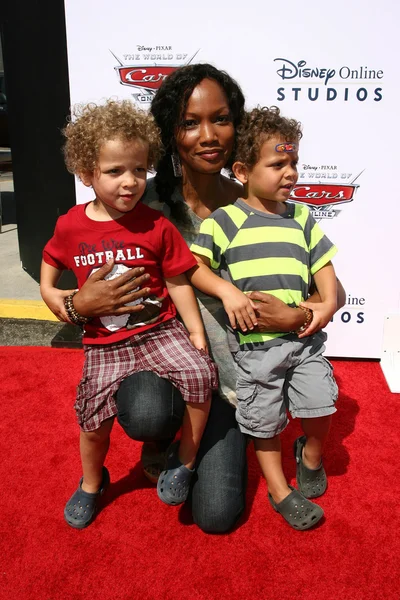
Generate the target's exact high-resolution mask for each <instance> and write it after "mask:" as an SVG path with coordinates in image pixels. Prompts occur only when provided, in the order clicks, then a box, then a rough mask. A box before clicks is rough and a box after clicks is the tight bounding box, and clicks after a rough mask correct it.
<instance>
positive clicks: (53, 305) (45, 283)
mask: <svg viewBox="0 0 400 600" xmlns="http://www.w3.org/2000/svg"><path fill="white" fill-rule="evenodd" d="M61 273H62V271H61V270H60V269H56V268H55V267H52V266H51V265H48V264H47V263H46V262H44V260H42V265H41V268H40V293H41V295H42V298H43V300H44V301H45V303H46V304H47V306H48V307H49V309H50V310H51V312H52V313H53V314H55V316H56V317H57V319H59V320H60V321H66V322H67V323H70V320H69V319H68V315H67V312H66V310H65V306H64V298H66V297H67V296H69V294H71V293H72V292H73V291H74V290H59V289H58V288H57V287H56V285H57V282H58V280H59V279H60V276H61Z"/></svg>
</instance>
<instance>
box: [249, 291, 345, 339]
mask: <svg viewBox="0 0 400 600" xmlns="http://www.w3.org/2000/svg"><path fill="white" fill-rule="evenodd" d="M249 298H250V299H251V300H253V302H254V303H255V305H256V315H257V322H258V327H257V330H258V331H261V332H263V333H264V332H271V331H272V332H277V331H281V332H289V331H297V329H300V327H302V326H303V325H304V323H305V321H306V313H305V312H304V311H303V310H301V309H300V308H291V307H290V306H287V304H285V303H284V302H282V300H279V298H275V296H273V295H272V294H265V293H264V292H251V294H249ZM308 302H312V303H315V304H316V303H318V302H321V296H320V295H319V293H318V290H317V289H314V291H313V292H312V294H311V295H310V297H309V298H308ZM345 304H346V292H345V290H344V288H343V285H342V284H341V282H340V281H339V279H337V310H338V309H339V308H342V307H343V306H344V305H345ZM300 337H304V336H303V335H301V336H300Z"/></svg>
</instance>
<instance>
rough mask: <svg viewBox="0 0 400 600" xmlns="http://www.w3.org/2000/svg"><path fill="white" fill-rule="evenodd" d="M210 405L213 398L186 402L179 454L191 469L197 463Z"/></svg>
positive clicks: (183, 462) (180, 458) (181, 459)
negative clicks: (194, 402) (192, 402)
mask: <svg viewBox="0 0 400 600" xmlns="http://www.w3.org/2000/svg"><path fill="white" fill-rule="evenodd" d="M210 407H211V400H208V401H207V402H203V403H202V404H198V403H196V404H191V403H189V402H188V403H186V410H185V414H184V416H183V423H182V432H181V441H180V444H179V453H178V456H179V460H180V461H181V463H182V464H183V465H185V467H187V468H188V469H191V468H192V467H193V465H194V463H195V460H196V455H197V452H198V449H199V447H200V442H201V438H202V436H203V432H204V429H205V426H206V424H207V419H208V415H209V412H210Z"/></svg>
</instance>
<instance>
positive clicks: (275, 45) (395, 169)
mask: <svg viewBox="0 0 400 600" xmlns="http://www.w3.org/2000/svg"><path fill="white" fill-rule="evenodd" d="M65 5H66V18H67V39H68V61H69V73H70V89H71V102H72V104H75V103H81V102H84V103H86V102H89V101H96V102H99V101H102V100H104V99H105V98H109V97H118V98H131V99H133V100H134V101H135V102H137V103H138V104H140V105H141V106H142V107H148V106H149V102H150V100H151V95H152V93H154V90H155V89H157V87H158V85H159V83H160V80H161V79H162V77H163V76H165V75H168V72H170V68H171V67H176V66H179V65H182V64H187V63H188V62H189V61H190V60H191V61H192V62H210V63H212V64H214V65H215V66H216V67H218V68H221V69H224V70H226V71H227V72H228V73H229V74H230V75H232V76H233V77H234V78H236V79H237V81H238V82H239V84H240V85H241V86H242V88H243V91H244V93H245V95H246V99H247V107H249V108H250V107H252V106H254V105H257V104H261V105H266V106H270V105H277V106H279V107H280V109H281V111H283V113H284V114H285V115H286V116H293V117H295V118H297V119H299V120H300V121H301V122H302V123H303V126H304V138H303V141H302V143H301V147H300V169H299V182H298V185H297V188H296V190H295V192H294V193H295V196H296V198H297V199H298V200H300V201H306V202H307V204H309V205H310V207H311V208H312V209H313V210H314V211H315V216H316V218H317V219H318V220H320V224H321V226H322V227H323V229H324V231H325V232H326V234H327V235H328V237H330V238H331V239H332V241H334V242H335V243H336V245H337V246H338V247H339V253H338V255H337V257H335V259H334V264H335V268H336V271H337V273H338V276H339V277H340V279H341V281H342V282H343V285H344V287H345V289H346V291H347V296H348V298H347V304H346V306H345V307H344V308H343V309H342V310H341V311H339V313H338V314H337V315H335V317H334V321H333V323H331V324H330V325H329V326H328V334H329V340H328V351H327V354H328V355H330V356H342V357H360V358H380V357H381V352H382V334H383V322H384V318H385V316H386V315H388V314H398V313H399V312H400V270H399V267H398V257H399V250H398V248H399V242H398V239H397V235H398V233H397V229H398V223H399V219H400V202H399V199H398V185H397V176H398V174H399V172H400V165H399V161H398V153H399V151H398V146H399V145H400V142H399V140H400V131H399V129H400V128H399V116H398V106H399V104H398V100H399V92H400V87H399V67H398V64H399V61H398V59H396V56H398V48H397V38H398V27H397V24H398V23H399V17H400V8H399V4H398V3H395V2H394V1H393V0H382V1H381V2H379V3H378V4H375V5H373V6H368V5H367V4H366V3H365V2H364V1H361V0H355V1H354V2H352V3H349V2H348V1H344V0H337V1H336V2H335V3H321V2H320V0H318V1H313V0H312V1H309V2H307V1H306V2H304V3H299V2H297V1H296V0H287V1H286V2H285V3H284V4H282V3H281V4H279V3H278V4H276V3H266V2H265V0H264V1H259V0H247V2H246V3H245V4H244V3H242V2H238V1H237V0H231V1H227V0H219V1H218V2H215V0H213V1H210V0H203V1H202V2H201V3H200V4H199V5H198V6H196V5H190V4H189V3H187V2H183V1H170V2H168V3H167V2H165V1H164V2H161V1H160V0H153V2H152V3H151V4H149V10H147V11H146V8H145V6H144V5H138V4H137V3H132V2H129V1H128V0H113V2H112V3H111V4H110V2H109V1H108V0H96V3H95V4H94V3H93V2H91V1H90V0H79V1H78V0H66V2H65ZM94 6H95V8H94ZM190 6H193V8H191V7H190ZM90 198H91V194H90V191H88V190H87V189H86V188H84V187H83V186H82V185H81V184H79V182H78V183H77V202H84V201H86V200H88V199H90Z"/></svg>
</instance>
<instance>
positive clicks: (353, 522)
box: [0, 347, 400, 600]
mask: <svg viewBox="0 0 400 600" xmlns="http://www.w3.org/2000/svg"><path fill="white" fill-rule="evenodd" d="M82 360H83V357H82V352H81V351H79V350H60V349H51V348H18V347H7V348H4V347H3V348H0V371H1V373H0V375H1V379H0V381H1V389H2V392H3V394H2V411H1V412H2V418H1V421H0V423H1V424H0V429H1V435H0V443H1V456H2V464H1V482H2V484H1V492H0V493H1V513H0V515H1V525H0V531H1V537H0V544H1V550H2V551H1V570H0V598H5V599H11V598H17V599H18V600H20V599H21V600H25V599H29V600H30V599H32V600H33V599H35V600H42V599H46V600H64V599H65V600H75V599H81V598H82V599H83V598H89V599H91V598H96V599H101V600H119V599H124V600H128V599H135V598H140V599H143V600H148V599H149V600H150V599H151V600H153V599H157V600H158V599H162V600H172V599H178V600H214V599H219V598H235V599H239V600H247V599H249V600H250V599H263V600H270V599H271V600H280V599H282V600H289V599H290V600H291V599H292V598H303V599H306V600H316V599H318V600H370V599H371V600H372V599H373V600H375V599H381V598H382V599H383V598H384V599H385V600H392V599H393V600H395V599H396V600H397V599H398V598H399V597H400V592H399V589H398V571H399V568H398V567H399V551H400V544H399V512H400V511H399V500H398V499H397V497H396V493H397V483H399V450H400V448H399V427H398V424H399V418H398V413H399V408H400V404H399V402H400V396H399V395H395V394H391V393H390V392H389V390H388V387H387V385H386V382H385V380H384V378H383V375H382V373H381V370H380V367H379V364H378V363H368V362H341V361H335V362H334V367H335V374H336V377H337V380H338V383H339V386H340V389H341V393H340V402H339V404H338V408H339V410H338V413H337V414H336V415H335V420H334V425H333V429H332V434H331V437H330V441H329V444H328V447H327V449H326V460H325V466H326V470H327V472H328V476H329V489H328V492H327V493H326V495H325V496H323V497H322V498H321V499H319V502H320V504H321V506H322V507H323V508H324V510H325V515H326V519H325V520H324V521H323V522H322V524H321V525H320V526H319V527H318V528H317V529H315V530H310V531H306V532H297V531H294V530H292V529H290V528H289V527H288V526H287V525H286V524H285V523H284V521H283V520H282V518H281V517H279V516H278V515H276V514H275V513H274V512H273V511H272V509H271V507H270V506H269V503H268V501H267V500H266V488H265V483H263V481H262V480H261V479H260V476H259V471H258V467H257V466H256V462H255V458H254V453H253V450H252V449H251V448H249V465H250V473H249V488H248V497H247V500H248V507H247V512H246V514H245V516H244V517H243V519H242V520H241V522H240V523H239V524H238V526H237V528H236V529H235V531H233V532H232V533H230V534H229V535H220V536H211V535H206V534H204V533H202V532H201V531H200V530H199V529H198V528H197V527H196V526H195V525H193V523H192V520H191V515H190V512H189V511H188V509H187V508H185V507H183V508H182V507H176V508H175V507H174V508H173V507H168V506H165V505H163V504H162V503H161V502H160V501H159V500H158V498H157V495H156V491H155V488H154V487H152V486H151V485H150V484H148V483H147V480H146V479H145V478H144V476H143V475H142V473H141V470H140V466H139V464H138V459H139V452H140V444H139V443H136V442H132V441H131V440H129V439H128V438H127V437H126V436H125V435H124V434H123V433H122V431H121V429H120V428H119V426H118V425H116V426H115V427H114V430H113V434H112V445H111V450H110V453H109V456H108V459H107V466H108V468H109V470H110V473H111V481H112V484H111V486H110V489H109V491H108V493H107V495H106V497H105V498H104V506H103V508H102V510H101V512H100V514H99V515H98V517H97V519H96V521H95V522H94V523H93V524H92V525H91V526H90V527H89V528H88V529H86V530H84V531H75V530H73V529H70V528H69V527H68V526H67V525H66V524H65V523H64V521H63V508H64V504H65V502H66V500H67V499H68V497H69V496H70V494H71V493H72V492H73V491H74V489H75V487H76V485H77V482H78V479H79V477H80V464H79V453H78V445H77V439H78V428H77V425H76V424H75V420H74V419H75V415H74V412H73V410H72V404H73V399H74V394H75V386H76V384H77V382H78V380H79V378H80V370H81V367H82ZM298 432H299V426H298V423H297V422H292V423H291V424H290V426H289V427H288V429H287V430H286V431H285V434H284V451H285V457H286V458H285V471H286V473H287V476H288V478H289V479H290V480H292V482H293V479H294V474H295V464H294V460H293V458H292V455H291V445H292V441H293V439H294V437H295V436H296V435H297V434H298Z"/></svg>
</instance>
